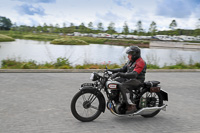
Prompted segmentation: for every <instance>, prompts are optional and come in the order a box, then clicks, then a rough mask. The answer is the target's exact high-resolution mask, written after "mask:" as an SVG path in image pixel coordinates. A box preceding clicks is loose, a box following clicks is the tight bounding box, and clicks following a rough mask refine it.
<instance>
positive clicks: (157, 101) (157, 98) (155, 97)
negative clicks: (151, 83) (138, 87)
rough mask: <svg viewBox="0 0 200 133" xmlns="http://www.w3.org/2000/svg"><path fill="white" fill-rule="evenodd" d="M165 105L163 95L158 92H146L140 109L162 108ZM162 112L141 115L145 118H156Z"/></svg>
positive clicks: (141, 100) (142, 97)
mask: <svg viewBox="0 0 200 133" xmlns="http://www.w3.org/2000/svg"><path fill="white" fill-rule="evenodd" d="M162 105H163V98H162V95H161V94H160V93H158V92H149V91H145V92H143V94H142V96H141V98H140V105H139V108H144V107H160V106H162ZM159 112H160V110H157V111H155V112H153V113H151V114H147V115H141V116H143V117H146V118H149V117H154V116H156V115H157V114H158V113H159Z"/></svg>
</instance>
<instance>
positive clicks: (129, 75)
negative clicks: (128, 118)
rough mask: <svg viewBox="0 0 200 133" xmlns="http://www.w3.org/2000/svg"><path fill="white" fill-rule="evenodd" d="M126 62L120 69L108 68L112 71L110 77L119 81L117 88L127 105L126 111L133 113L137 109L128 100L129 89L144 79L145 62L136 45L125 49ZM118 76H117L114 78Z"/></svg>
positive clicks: (135, 87) (138, 84) (135, 86)
mask: <svg viewBox="0 0 200 133" xmlns="http://www.w3.org/2000/svg"><path fill="white" fill-rule="evenodd" d="M126 54H128V59H129V60H128V62H127V63H126V64H125V65H124V66H123V67H122V68H120V69H109V70H108V71H111V72H112V73H114V74H113V75H112V77H111V78H112V79H114V78H115V80H116V81H118V82H120V83H121V85H119V89H120V91H121V93H122V96H123V99H124V102H125V103H126V105H127V111H126V113H127V114H128V113H133V112H135V111H136V110H137V108H136V105H135V104H134V103H133V102H132V101H131V100H130V91H131V90H132V89H137V88H138V87H139V86H140V85H141V84H142V83H143V82H144V80H145V73H146V63H145V61H144V60H143V59H142V58H141V51H140V48H139V47H138V46H130V47H129V48H128V49H127V50H126ZM116 77H118V78H116Z"/></svg>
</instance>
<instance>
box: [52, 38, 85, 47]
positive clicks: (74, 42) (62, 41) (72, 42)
mask: <svg viewBox="0 0 200 133" xmlns="http://www.w3.org/2000/svg"><path fill="white" fill-rule="evenodd" d="M51 44H64V45H88V43H87V42H85V41H83V40H79V39H73V38H61V39H54V40H53V41H51Z"/></svg>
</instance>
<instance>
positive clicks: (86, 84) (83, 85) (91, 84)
mask: <svg viewBox="0 0 200 133" xmlns="http://www.w3.org/2000/svg"><path fill="white" fill-rule="evenodd" d="M85 86H94V84H93V83H83V84H82V85H81V87H85Z"/></svg>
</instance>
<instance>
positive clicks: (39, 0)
mask: <svg viewBox="0 0 200 133" xmlns="http://www.w3.org/2000/svg"><path fill="white" fill-rule="evenodd" d="M17 1H21V2H25V3H26V2H27V0H17ZM28 2H29V3H55V2H56V0H29V1H28Z"/></svg>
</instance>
